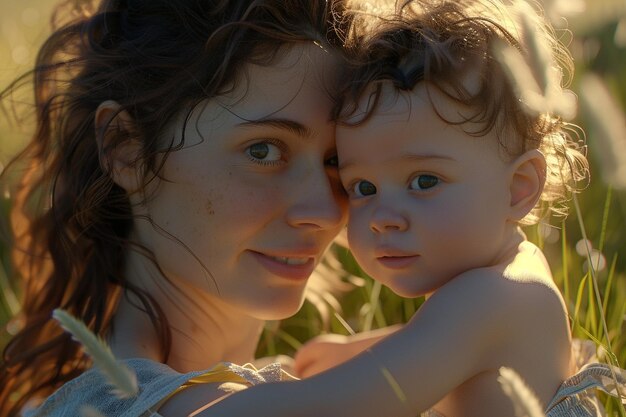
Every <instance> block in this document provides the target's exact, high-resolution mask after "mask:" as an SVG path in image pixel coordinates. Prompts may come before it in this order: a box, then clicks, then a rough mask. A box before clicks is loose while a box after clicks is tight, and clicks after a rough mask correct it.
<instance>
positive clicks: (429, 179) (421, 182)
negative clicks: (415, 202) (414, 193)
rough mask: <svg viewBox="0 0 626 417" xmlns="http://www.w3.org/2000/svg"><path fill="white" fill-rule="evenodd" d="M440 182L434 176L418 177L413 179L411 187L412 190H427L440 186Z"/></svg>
mask: <svg viewBox="0 0 626 417" xmlns="http://www.w3.org/2000/svg"><path fill="white" fill-rule="evenodd" d="M439 181H440V180H439V178H437V177H435V176H434V175H428V174H424V175H418V176H417V177H415V178H413V180H411V184H410V185H409V187H410V188H411V189H412V190H427V189H429V188H432V187H434V186H435V185H437V184H439Z"/></svg>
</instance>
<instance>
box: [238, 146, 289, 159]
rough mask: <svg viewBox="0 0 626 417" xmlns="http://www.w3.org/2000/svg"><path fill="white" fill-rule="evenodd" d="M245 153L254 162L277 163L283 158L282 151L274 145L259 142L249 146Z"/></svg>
mask: <svg viewBox="0 0 626 417" xmlns="http://www.w3.org/2000/svg"><path fill="white" fill-rule="evenodd" d="M246 153H247V154H248V155H249V156H250V157H251V158H252V159H255V160H259V161H262V162H278V161H280V160H281V159H282V157H283V151H282V150H281V149H280V148H279V147H278V146H276V145H274V144H272V143H268V142H259V143H255V144H254V145H250V146H249V147H248V148H247V149H246Z"/></svg>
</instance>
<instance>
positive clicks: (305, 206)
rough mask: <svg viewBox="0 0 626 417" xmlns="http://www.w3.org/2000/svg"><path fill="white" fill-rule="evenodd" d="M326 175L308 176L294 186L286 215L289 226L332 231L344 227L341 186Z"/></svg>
mask: <svg viewBox="0 0 626 417" xmlns="http://www.w3.org/2000/svg"><path fill="white" fill-rule="evenodd" d="M333 181H336V180H334V179H332V178H329V176H328V175H327V174H326V172H322V173H317V174H310V175H307V178H306V179H305V180H304V181H302V182H301V183H299V184H298V186H297V187H294V188H296V189H297V190H298V191H297V193H296V194H294V195H293V196H292V198H293V199H292V203H293V204H292V205H291V207H290V208H289V210H288V212H287V222H288V223H289V224H290V225H291V226H293V227H311V228H317V229H334V228H339V227H341V226H343V225H344V224H345V221H346V213H347V198H346V196H345V194H344V193H343V191H341V190H342V189H341V185H339V184H333V183H332V182H333Z"/></svg>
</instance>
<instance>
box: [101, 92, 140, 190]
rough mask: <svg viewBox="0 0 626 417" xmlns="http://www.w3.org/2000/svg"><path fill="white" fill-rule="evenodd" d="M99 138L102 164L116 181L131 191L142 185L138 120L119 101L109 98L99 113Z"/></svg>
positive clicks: (103, 168)
mask: <svg viewBox="0 0 626 417" xmlns="http://www.w3.org/2000/svg"><path fill="white" fill-rule="evenodd" d="M95 127H96V141H97V145H98V153H99V159H100V166H101V167H102V170H103V171H104V172H105V173H107V174H108V175H109V176H110V177H111V179H112V180H113V182H115V183H116V184H117V185H119V186H120V187H122V188H123V189H125V190H126V192H127V193H129V194H131V193H133V192H135V191H137V190H139V189H140V187H141V181H142V172H141V169H142V164H141V163H140V161H141V149H142V147H141V143H140V142H139V140H137V138H136V135H135V132H136V128H135V122H134V120H133V118H132V117H131V116H130V114H128V112H127V111H126V110H122V109H121V106H120V105H119V103H117V102H115V101H112V100H107V101H104V102H102V103H100V105H99V106H98V109H97V110H96V115H95Z"/></svg>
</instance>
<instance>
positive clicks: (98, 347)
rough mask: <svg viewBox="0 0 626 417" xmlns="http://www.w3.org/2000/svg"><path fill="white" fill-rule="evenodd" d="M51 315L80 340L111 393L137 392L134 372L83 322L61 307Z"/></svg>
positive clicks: (128, 395)
mask: <svg viewBox="0 0 626 417" xmlns="http://www.w3.org/2000/svg"><path fill="white" fill-rule="evenodd" d="M52 317H53V318H54V319H55V320H57V321H58V322H59V323H60V324H61V327H63V329H64V330H65V331H67V332H68V333H70V334H71V335H72V337H73V338H74V339H75V340H77V341H78V342H80V343H81V344H82V345H83V348H84V349H85V352H87V354H88V355H89V356H91V358H92V359H93V362H94V364H95V365H96V366H97V367H98V369H99V370H100V372H102V373H103V374H104V376H105V378H106V379H107V380H108V381H109V383H110V384H111V385H113V388H114V389H113V394H114V395H116V396H117V397H118V398H122V399H124V398H132V397H134V396H136V395H137V393H138V392H139V387H138V386H137V376H136V375H135V373H134V372H133V371H132V370H131V369H129V368H128V367H126V366H124V365H123V364H121V363H120V362H118V361H117V360H116V359H115V356H113V352H111V349H109V347H108V346H107V345H106V343H104V341H102V340H101V339H100V338H98V337H97V336H96V335H95V334H93V333H92V332H91V331H90V330H89V329H88V328H87V326H85V324H84V323H83V322H82V321H80V320H78V319H77V318H75V317H73V316H72V315H70V314H69V313H68V312H66V311H64V310H62V309H56V310H54V312H53V313H52Z"/></svg>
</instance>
